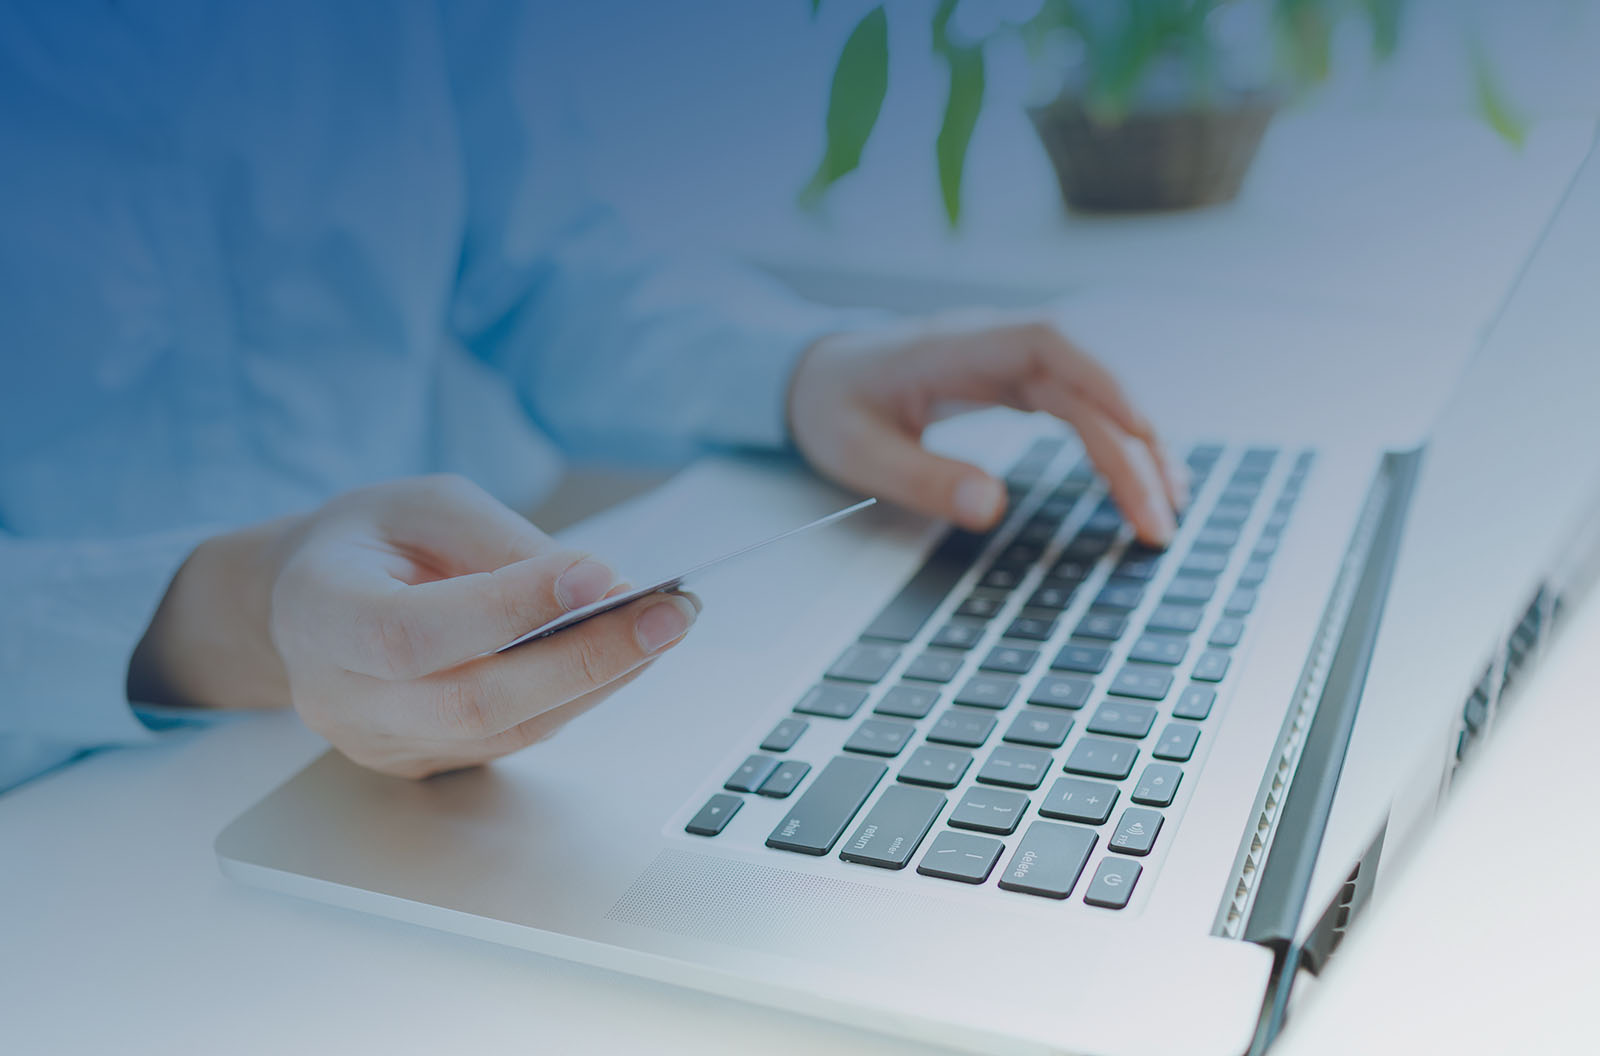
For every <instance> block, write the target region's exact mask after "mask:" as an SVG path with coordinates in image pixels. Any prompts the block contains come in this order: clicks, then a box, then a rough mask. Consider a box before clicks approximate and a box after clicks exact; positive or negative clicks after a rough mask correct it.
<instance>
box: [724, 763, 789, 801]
mask: <svg viewBox="0 0 1600 1056" xmlns="http://www.w3.org/2000/svg"><path fill="white" fill-rule="evenodd" d="M777 768H778V760H777V759H776V758H775V757H774V756H770V755H760V754H757V755H752V756H750V757H748V758H747V759H745V761H744V762H742V763H740V764H739V769H737V770H735V771H734V772H733V773H732V775H730V776H729V778H728V780H726V781H724V782H723V783H722V787H723V788H725V789H727V790H728V791H729V792H754V791H755V790H756V789H758V788H760V787H761V782H763V781H765V780H766V779H767V777H768V775H770V774H771V773H772V771H774V770H776V769H777Z"/></svg>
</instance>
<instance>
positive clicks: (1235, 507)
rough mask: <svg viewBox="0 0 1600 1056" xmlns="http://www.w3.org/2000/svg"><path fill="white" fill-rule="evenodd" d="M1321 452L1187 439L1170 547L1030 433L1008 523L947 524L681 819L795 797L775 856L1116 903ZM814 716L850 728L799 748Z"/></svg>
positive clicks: (1158, 832)
mask: <svg viewBox="0 0 1600 1056" xmlns="http://www.w3.org/2000/svg"><path fill="white" fill-rule="evenodd" d="M1312 458H1313V456H1312V453H1311V452H1310V451H1302V452H1298V453H1286V452H1282V451H1280V450H1278V449H1276V448H1270V447H1251V448H1247V449H1243V450H1229V449H1226V448H1224V447H1223V446H1221V445H1216V444H1205V445H1200V446H1197V447H1195V448H1193V449H1192V450H1191V451H1189V452H1188V455H1187V458H1186V462H1187V464H1188V466H1189V469H1190V472H1191V474H1192V479H1193V488H1192V490H1193V493H1194V495H1195V496H1196V499H1195V501H1194V502H1193V503H1192V504H1191V506H1190V508H1189V509H1188V510H1187V511H1185V513H1184V515H1183V516H1182V517H1180V530H1179V534H1178V536H1177V540H1176V542H1175V544H1174V545H1173V546H1172V548H1170V549H1169V550H1167V551H1165V552H1163V551H1159V550H1155V549H1152V548H1149V547H1146V546H1144V545H1142V544H1140V543H1138V542H1135V541H1133V539H1132V532H1131V530H1130V529H1129V528H1128V527H1127V526H1126V524H1125V522H1124V521H1123V518H1122V517H1121V515H1120V514H1119V513H1118V511H1117V510H1116V507H1115V506H1114V504H1113V503H1112V501H1111V499H1110V498H1109V497H1108V496H1107V495H1106V493H1105V489H1104V486H1103V484H1102V483H1101V482H1100V481H1098V480H1097V478H1096V476H1095V474H1094V472H1093V470H1092V468H1091V467H1090V465H1089V463H1088V461H1087V460H1086V459H1082V458H1073V457H1071V452H1070V451H1069V449H1068V448H1067V443H1066V441H1065V440H1063V439H1057V438H1050V439H1045V440H1040V441H1038V442H1037V443H1035V444H1034V445H1033V446H1032V447H1031V448H1030V449H1029V450H1028V451H1027V453H1026V454H1024V455H1023V457H1022V458H1021V459H1020V460H1019V461H1018V462H1017V463H1016V465H1015V466H1013V467H1012V469H1011V471H1010V473H1008V474H1007V476H1006V486H1007V490H1008V492H1009V497H1010V511H1011V512H1010V513H1009V514H1008V516H1007V517H1006V518H1005V519H1004V521H1003V522H1002V524H1001V525H1000V526H999V527H998V528H997V529H995V530H994V531H991V532H988V533H982V534H978V533H971V532H965V531H961V530H957V529H952V530H950V531H949V532H948V533H947V534H946V535H945V536H944V537H943V538H942V539H941V540H940V542H939V543H938V544H937V545H936V546H935V547H934V549H933V551H932V552H931V553H930V555H929V556H928V558H927V559H926V560H925V561H924V562H923V564H922V566H921V568H919V569H918V570H917V572H916V573H915V574H914V575H912V576H911V578H910V579H909V580H908V581H907V582H906V583H905V585H904V586H903V587H901V588H900V590H899V592H898V593H896V594H895V596H894V597H893V598H892V599H890V601H889V603H888V604H887V605H885V606H884V608H883V610H882V611H881V612H879V613H878V615H877V616H876V617H875V618H874V619H872V620H871V621H870V622H869V623H868V624H867V626H866V627H864V628H863V629H862V630H861V633H860V635H859V636H858V639H857V641H856V642H855V643H854V644H852V645H851V646H849V647H848V648H847V649H845V650H844V652H843V653H842V654H841V655H840V656H839V657H838V659H837V660H835V661H834V662H833V664H832V665H831V666H830V667H829V668H828V669H827V671H826V672H825V673H824V675H823V677H822V678H821V680H820V681H818V682H817V684H816V685H814V686H813V687H811V688H810V689H809V690H808V691H806V692H805V694H804V695H803V696H802V697H801V698H800V700H799V701H798V702H796V703H795V705H794V707H793V711H792V713H791V714H789V715H786V716H785V717H783V718H782V719H780V720H779V721H778V722H777V724H776V725H775V726H773V727H772V729H771V732H770V733H768V734H767V735H766V737H765V738H764V739H763V740H762V741H761V742H760V744H759V748H758V750H756V751H755V752H754V753H753V754H751V755H750V756H749V757H748V758H747V759H745V760H744V762H743V763H741V764H740V765H739V766H738V768H737V769H736V770H735V771H734V772H733V773H732V774H731V775H730V776H729V777H728V779H727V781H726V782H725V783H724V785H723V789H722V791H720V792H718V793H716V794H715V795H713V796H712V797H711V798H710V800H709V801H707V802H706V803H705V804H704V805H703V806H702V807H700V809H699V810H698V812H697V813H696V814H695V815H694V817H693V818H692V819H691V820H690V821H689V823H688V824H687V826H686V831H687V832H689V833H690V834H692V835H696V836H701V837H706V838H715V837H717V836H718V835H720V834H722V833H723V832H724V831H725V830H726V828H727V826H728V824H729V822H730V820H731V819H732V818H733V817H734V815H735V814H737V813H738V811H739V810H740V809H741V807H742V806H743V805H744V803H745V801H746V799H747V798H749V797H752V796H754V797H766V798H775V799H788V800H790V801H791V805H790V806H789V809H788V812H787V813H786V814H785V815H784V817H783V818H782V820H781V821H779V822H778V824H777V825H776V827H774V828H773V829H772V830H771V833H770V834H769V835H768V836H766V838H765V846H766V847H767V848H770V849H772V850H773V851H777V852H784V853H791V854H803V855H813V856H822V855H827V854H830V853H836V854H837V855H838V857H839V858H840V859H842V860H843V861H845V862H850V863H854V864H856V865H861V866H868V867H876V868H880V869H894V870H899V869H905V868H907V867H908V866H911V865H912V863H913V862H915V872H916V874H919V875H920V876H922V877H926V878H929V879H928V880H927V882H929V883H936V882H954V883H960V884H969V885H983V884H989V883H990V882H991V881H993V882H994V885H995V886H997V887H998V888H1000V889H1002V890H1006V891H1012V892H1018V893H1021V894H1026V895H1032V896H1036V897H1040V898H1048V899H1067V898H1070V897H1072V895H1073V893H1074V891H1075V890H1076V891H1079V892H1080V898H1081V900H1082V901H1083V902H1084V903H1085V904H1087V905H1091V906H1097V907H1100V908H1103V909H1121V908H1123V907H1125V906H1127V905H1128V904H1129V901H1130V899H1131V897H1132V895H1133V892H1134V889H1135V887H1136V885H1137V884H1138V882H1139V879H1140V873H1141V869H1142V866H1141V863H1140V859H1147V858H1148V856H1150V855H1151V854H1152V853H1153V852H1155V851H1156V850H1157V848H1158V847H1160V846H1163V845H1164V844H1166V843H1167V842H1170V840H1171V839H1172V832H1173V831H1174V829H1175V827H1176V824H1177V821H1178V819H1177V817H1176V816H1175V812H1174V809H1173V808H1174V805H1175V802H1176V801H1177V800H1178V793H1179V789H1180V788H1181V787H1182V786H1183V783H1184V781H1185V775H1186V772H1187V771H1190V770H1192V769H1193V768H1194V766H1196V765H1197V763H1198V760H1197V756H1196V753H1197V751H1199V750H1200V749H1201V746H1202V745H1203V744H1204V743H1205V741H1206V738H1207V737H1208V736H1210V734H1209V732H1208V728H1207V727H1208V723H1210V724H1211V725H1213V726H1214V724H1215V721H1216V720H1215V718H1214V716H1213V711H1214V708H1215V706H1216V704H1217V702H1218V692H1219V689H1220V688H1221V686H1222V684H1224V683H1225V682H1226V681H1227V679H1228V678H1229V677H1230V673H1231V669H1232V668H1233V666H1234V664H1233V652H1234V650H1235V648H1236V647H1237V646H1238V645H1239V643H1240V642H1241V641H1242V640H1243V639H1244V636H1245V633H1246V631H1247V629H1248V625H1249V622H1250V619H1251V616H1252V613H1253V611H1254V609H1255V606H1256V599H1257V595H1258V592H1259V590H1260V589H1261V587H1262V584H1263V583H1264V581H1265V580H1266V577H1267V575H1268V574H1269V572H1270V570H1271V565H1272V562H1273V558H1274V555H1275V554H1276V552H1277V548H1278V542H1279V540H1280V538H1281V537H1282V534H1283V532H1284V529H1285V527H1286V526H1287V525H1288V523H1289V518H1290V516H1291V514H1292V512H1293V510H1294V505H1295V501H1296V499H1297V498H1298V496H1299V494H1300V492H1301V489H1302V488H1303V486H1304V482H1305V480H1306V477H1307V475H1308V474H1309V472H1310V470H1311V464H1312ZM1063 462H1065V463H1066V464H1058V463H1063ZM1224 473H1225V474H1226V476H1224V475H1223V474H1224ZM1216 481H1220V484H1217V483H1215V482H1216ZM1269 481H1272V482H1274V486H1273V491H1272V493H1271V494H1270V495H1267V494H1265V489H1266V486H1267V484H1268V482H1269ZM1208 484H1209V485H1211V486H1209V487H1208ZM1269 504H1270V505H1269ZM958 587H959V588H961V589H960V590H958V589H957V588H958ZM822 729H829V730H830V734H831V735H829V736H821V735H820V732H819V733H813V734H812V736H811V738H810V739H811V740H812V741H814V742H816V743H817V744H818V746H819V747H820V746H821V745H822V744H827V745H829V746H837V745H839V744H840V743H841V740H840V738H841V736H842V747H841V748H839V750H838V751H837V752H835V751H833V750H832V748H831V747H829V748H827V749H824V754H825V755H827V756H829V757H828V758H818V757H816V756H815V754H808V745H807V741H808V737H807V734H808V732H811V731H813V730H819V731H820V730H822ZM815 751H816V749H810V752H811V753H814V752H815ZM813 764H815V765H813ZM1189 780H1191V781H1192V780H1193V777H1192V775H1191V776H1190V777H1189ZM875 793H876V799H874V798H873V797H874V794H875ZM869 804H870V806H869ZM941 818H942V819H943V826H942V827H938V828H936V826H937V825H938V823H939V821H940V819H941ZM852 826H853V828H852ZM1097 851H1099V852H1101V854H1100V859H1099V861H1098V864H1097V865H1096V866H1095V868H1094V869H1092V870H1091V869H1089V865H1090V862H1091V861H1092V860H1093V859H1094V857H1095V854H1096V852H1097ZM919 854H920V857H919ZM1086 875H1087V876H1088V877H1089V879H1088V880H1087V881H1085V882H1083V883H1081V884H1080V881H1083V878H1084V877H1085V876H1086Z"/></svg>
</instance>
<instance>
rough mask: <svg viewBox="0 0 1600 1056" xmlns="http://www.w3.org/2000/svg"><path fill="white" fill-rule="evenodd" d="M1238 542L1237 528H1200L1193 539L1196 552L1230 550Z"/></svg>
mask: <svg viewBox="0 0 1600 1056" xmlns="http://www.w3.org/2000/svg"><path fill="white" fill-rule="evenodd" d="M1238 541H1239V529H1237V528H1211V527H1206V528H1202V529H1201V530H1200V531H1199V532H1198V533H1196V535H1195V537H1194V549H1196V550H1232V549H1233V547H1234V544H1235V543H1237V542H1238Z"/></svg>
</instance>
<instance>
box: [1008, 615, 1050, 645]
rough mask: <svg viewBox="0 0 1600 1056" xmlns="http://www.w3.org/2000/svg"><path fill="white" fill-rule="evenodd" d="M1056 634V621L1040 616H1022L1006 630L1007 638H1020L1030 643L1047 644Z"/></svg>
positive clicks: (1013, 621)
mask: <svg viewBox="0 0 1600 1056" xmlns="http://www.w3.org/2000/svg"><path fill="white" fill-rule="evenodd" d="M1055 633H1056V621H1055V620H1053V619H1044V618H1042V617H1038V616H1020V617H1018V618H1017V619H1015V620H1012V621H1011V626H1010V627H1007V628H1006V637H1007V638H1020V639H1023V640H1024V641H1029V642H1047V641H1049V640H1050V636H1051V635H1053V634H1055Z"/></svg>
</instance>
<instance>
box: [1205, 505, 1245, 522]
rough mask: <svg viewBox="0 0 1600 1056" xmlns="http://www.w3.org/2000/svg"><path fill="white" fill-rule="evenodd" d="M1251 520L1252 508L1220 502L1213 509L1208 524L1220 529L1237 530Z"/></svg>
mask: <svg viewBox="0 0 1600 1056" xmlns="http://www.w3.org/2000/svg"><path fill="white" fill-rule="evenodd" d="M1249 519H1250V507H1249V506H1248V505H1245V504H1244V503H1238V502H1219V503H1217V505H1216V506H1215V507H1214V508H1213V509H1212V511H1211V516H1210V517H1209V518H1207V519H1206V523H1207V524H1214V525H1217V526H1218V527H1226V528H1237V527H1239V526H1240V525H1241V524H1243V523H1244V522H1245V521H1248V520H1249Z"/></svg>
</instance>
